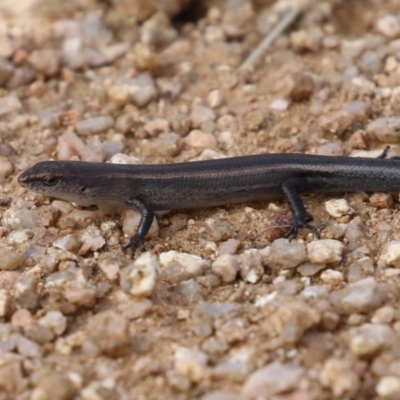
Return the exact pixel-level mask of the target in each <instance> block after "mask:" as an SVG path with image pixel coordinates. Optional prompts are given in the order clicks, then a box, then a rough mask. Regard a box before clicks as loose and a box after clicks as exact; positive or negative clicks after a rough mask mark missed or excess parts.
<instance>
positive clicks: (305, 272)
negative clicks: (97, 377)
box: [297, 263, 326, 276]
mask: <svg viewBox="0 0 400 400" xmlns="http://www.w3.org/2000/svg"><path fill="white" fill-rule="evenodd" d="M324 268H326V265H325V264H311V263H306V264H302V265H300V267H298V268H297V272H298V273H299V274H300V275H302V276H313V275H316V274H318V272H319V271H321V270H323V269H324Z"/></svg>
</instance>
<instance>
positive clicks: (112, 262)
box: [98, 252, 128, 281]
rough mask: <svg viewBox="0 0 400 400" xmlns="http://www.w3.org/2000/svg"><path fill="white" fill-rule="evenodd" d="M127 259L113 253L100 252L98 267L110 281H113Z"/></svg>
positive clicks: (124, 265)
mask: <svg viewBox="0 0 400 400" xmlns="http://www.w3.org/2000/svg"><path fill="white" fill-rule="evenodd" d="M127 263H128V260H127V259H126V258H123V257H120V256H117V255H115V254H113V253H110V252H106V253H102V254H101V255H100V257H99V259H98V265H99V268H100V269H101V270H102V271H103V273H104V275H105V276H106V278H107V279H109V280H110V281H114V280H116V279H117V278H118V276H119V271H120V270H121V269H122V268H124V267H126V265H127Z"/></svg>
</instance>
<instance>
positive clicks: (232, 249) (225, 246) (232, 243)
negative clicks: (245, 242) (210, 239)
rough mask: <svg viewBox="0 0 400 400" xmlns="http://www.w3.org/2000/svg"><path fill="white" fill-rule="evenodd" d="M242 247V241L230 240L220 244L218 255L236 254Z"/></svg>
mask: <svg viewBox="0 0 400 400" xmlns="http://www.w3.org/2000/svg"><path fill="white" fill-rule="evenodd" d="M239 246H240V241H239V240H237V239H228V240H226V241H224V242H221V243H219V247H218V255H219V256H222V255H224V254H235V253H236V251H237V249H238V248H239Z"/></svg>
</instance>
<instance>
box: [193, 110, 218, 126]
mask: <svg viewBox="0 0 400 400" xmlns="http://www.w3.org/2000/svg"><path fill="white" fill-rule="evenodd" d="M190 121H191V124H192V128H194V129H195V128H200V126H201V125H202V124H203V123H204V122H207V121H215V113H214V111H213V110H212V109H211V108H208V107H205V106H194V107H193V110H192V112H191V113H190Z"/></svg>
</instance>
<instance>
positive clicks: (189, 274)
mask: <svg viewBox="0 0 400 400" xmlns="http://www.w3.org/2000/svg"><path fill="white" fill-rule="evenodd" d="M160 265H161V268H162V270H163V275H164V276H165V279H166V280H167V281H168V282H170V283H177V282H181V281H184V280H187V279H191V278H196V277H198V276H202V275H203V274H204V272H205V270H206V268H208V267H209V261H207V260H204V259H202V258H201V257H199V256H196V255H192V254H188V253H179V252H177V251H175V250H171V251H168V252H164V253H161V254H160Z"/></svg>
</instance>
